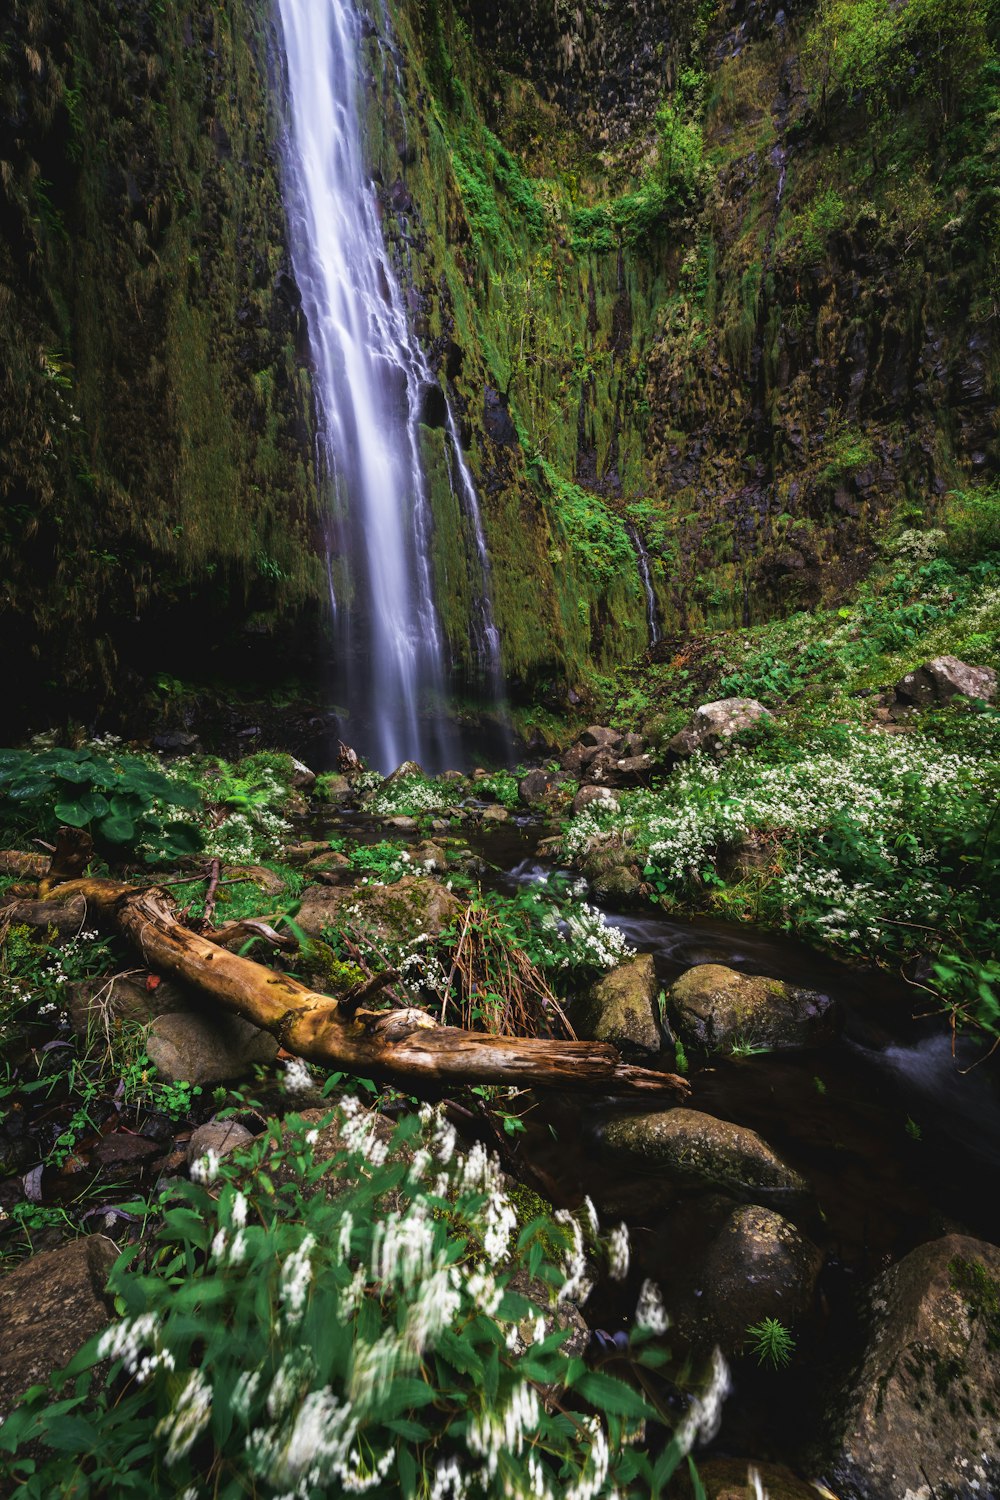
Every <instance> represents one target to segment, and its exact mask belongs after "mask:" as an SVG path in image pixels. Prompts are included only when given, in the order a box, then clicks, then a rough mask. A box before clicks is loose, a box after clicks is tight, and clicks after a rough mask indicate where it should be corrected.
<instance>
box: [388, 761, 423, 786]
mask: <svg viewBox="0 0 1000 1500" xmlns="http://www.w3.org/2000/svg"><path fill="white" fill-rule="evenodd" d="M423 774H424V768H423V766H421V765H418V764H417V762H416V761H415V760H404V761H403V763H402V765H400V766H397V767H396V769H395V770H394V771H392V772H390V774H389V775H388V776H387V777H386V778H385V780H384V781H383V783H382V785H381V786H380V787H379V788H378V791H380V792H384V791H385V789H386V787H390V786H395V785H396V784H397V783H398V782H400V781H406V780H408V779H409V777H411V776H423Z"/></svg>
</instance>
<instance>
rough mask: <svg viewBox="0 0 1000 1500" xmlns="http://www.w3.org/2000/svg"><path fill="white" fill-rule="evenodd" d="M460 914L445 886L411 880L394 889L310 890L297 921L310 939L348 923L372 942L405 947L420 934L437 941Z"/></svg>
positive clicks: (457, 903) (424, 878)
mask: <svg viewBox="0 0 1000 1500" xmlns="http://www.w3.org/2000/svg"><path fill="white" fill-rule="evenodd" d="M461 910H462V903H461V902H460V901H459V900H458V898H457V896H453V895H452V894H451V892H450V891H449V890H447V889H446V888H445V887H444V886H443V885H442V884H441V882H440V881H438V880H432V879H431V878H430V877H429V876H426V875H406V876H404V878H403V879H402V880H397V881H396V883H395V885H353V886H323V887H315V886H310V887H308V888H307V889H306V891H305V892H304V894H303V897H302V905H301V906H300V907H299V913H298V916H297V917H296V919H295V920H296V921H297V922H298V924H299V926H300V927H301V928H302V930H303V932H305V933H307V934H308V936H309V937H320V936H321V935H322V932H323V929H324V928H325V927H331V928H333V929H334V930H336V929H337V928H338V927H341V926H343V925H344V923H346V922H349V923H350V924H351V926H352V927H355V928H361V929H363V930H364V931H366V932H368V933H370V934H371V936H373V937H379V938H388V939H390V940H391V941H393V942H405V941H408V940H409V939H411V938H415V937H416V936H417V935H418V933H421V932H424V933H427V934H429V935H430V936H431V937H437V935H438V934H439V933H440V932H442V931H443V929H444V928H445V927H447V925H448V923H449V922H451V921H453V920H454V919H455V918H456V917H457V916H458V914H459V912H460V911H461Z"/></svg>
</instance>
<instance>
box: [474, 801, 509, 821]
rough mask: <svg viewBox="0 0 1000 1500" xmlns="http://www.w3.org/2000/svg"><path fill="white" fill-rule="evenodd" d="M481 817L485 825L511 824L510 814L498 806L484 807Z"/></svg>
mask: <svg viewBox="0 0 1000 1500" xmlns="http://www.w3.org/2000/svg"><path fill="white" fill-rule="evenodd" d="M479 816H480V818H481V820H482V822H484V823H508V822H510V813H509V812H508V811H507V809H506V808H505V807H500V806H498V805H493V806H490V807H484V808H483V810H482V812H481V813H480V815H479Z"/></svg>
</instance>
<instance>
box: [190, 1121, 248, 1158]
mask: <svg viewBox="0 0 1000 1500" xmlns="http://www.w3.org/2000/svg"><path fill="white" fill-rule="evenodd" d="M253 1139H254V1138H253V1133H252V1131H249V1130H248V1129H247V1127H246V1126H245V1125H241V1124H240V1122H239V1120H207V1121H206V1122H205V1124H204V1125H199V1126H198V1128H197V1130H195V1131H194V1132H193V1133H192V1135H191V1139H190V1140H189V1141H188V1146H187V1161H188V1166H189V1167H190V1166H193V1165H194V1163H195V1162H196V1161H200V1160H201V1158H202V1157H203V1156H207V1155H208V1153H209V1151H214V1152H215V1154H216V1156H228V1155H229V1154H230V1152H231V1151H242V1150H244V1149H245V1147H247V1146H251V1145H252V1144H253Z"/></svg>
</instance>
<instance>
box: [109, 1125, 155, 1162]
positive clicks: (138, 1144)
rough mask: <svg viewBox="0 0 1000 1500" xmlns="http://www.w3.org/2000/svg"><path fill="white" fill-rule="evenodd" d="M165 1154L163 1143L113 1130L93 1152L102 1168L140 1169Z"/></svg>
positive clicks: (125, 1131)
mask: <svg viewBox="0 0 1000 1500" xmlns="http://www.w3.org/2000/svg"><path fill="white" fill-rule="evenodd" d="M162 1154H163V1143H162V1142H159V1141H154V1140H151V1139H149V1137H147V1136H142V1135H131V1134H130V1133H129V1132H128V1131H127V1130H113V1131H112V1132H111V1134H110V1135H104V1136H102V1137H101V1139H100V1140H99V1141H98V1143H97V1145H96V1146H95V1147H94V1150H93V1160H94V1161H96V1162H99V1163H100V1164H101V1166H102V1167H112V1166H114V1167H119V1168H122V1167H126V1166H135V1167H139V1166H141V1165H142V1163H143V1162H144V1161H150V1160H151V1159H152V1158H153V1157H154V1156H161V1155H162Z"/></svg>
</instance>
